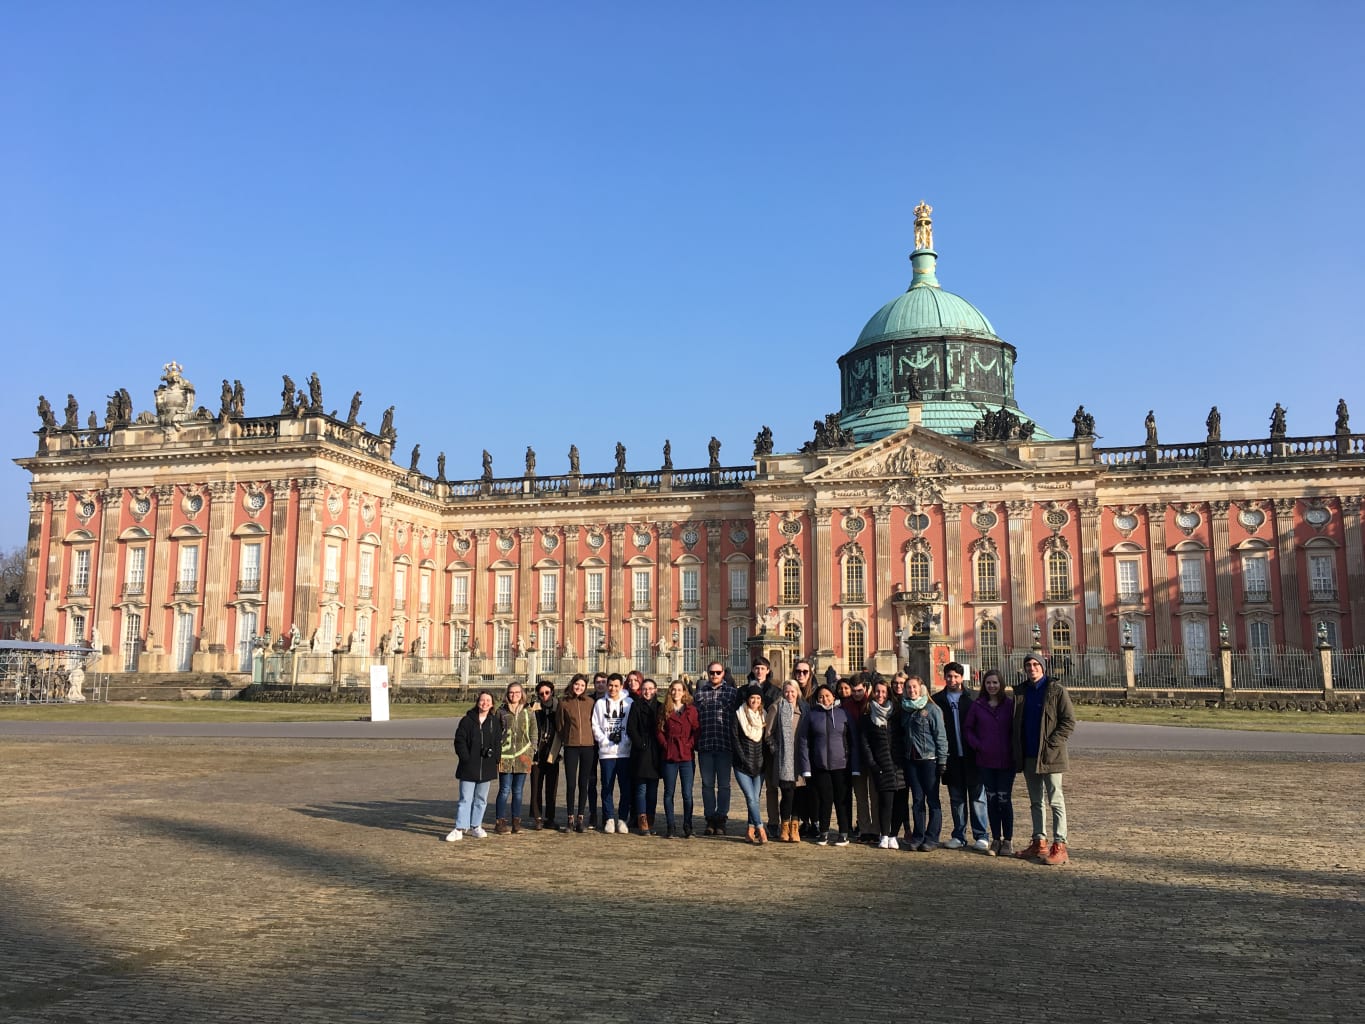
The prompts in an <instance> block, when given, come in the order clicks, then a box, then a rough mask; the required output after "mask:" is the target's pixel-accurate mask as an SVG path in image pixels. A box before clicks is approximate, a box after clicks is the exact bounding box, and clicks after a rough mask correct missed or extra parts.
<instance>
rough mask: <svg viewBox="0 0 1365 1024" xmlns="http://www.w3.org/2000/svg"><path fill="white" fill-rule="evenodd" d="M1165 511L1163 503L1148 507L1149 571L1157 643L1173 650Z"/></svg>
mask: <svg viewBox="0 0 1365 1024" xmlns="http://www.w3.org/2000/svg"><path fill="white" fill-rule="evenodd" d="M1166 508H1167V505H1166V503H1165V502H1164V501H1155V502H1151V503H1149V504H1148V505H1147V538H1148V546H1147V572H1148V574H1149V576H1150V578H1151V581H1152V620H1153V626H1154V629H1153V634H1154V638H1155V639H1154V643H1155V644H1156V646H1157V647H1164V648H1167V649H1170V648H1171V647H1172V646H1173V644H1172V640H1171V582H1170V580H1171V573H1170V557H1169V556H1168V555H1167V553H1166Z"/></svg>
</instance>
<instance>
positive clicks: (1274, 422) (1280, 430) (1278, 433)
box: [1270, 402, 1288, 437]
mask: <svg viewBox="0 0 1365 1024" xmlns="http://www.w3.org/2000/svg"><path fill="white" fill-rule="evenodd" d="M1287 411H1288V410H1287V409H1285V407H1284V406H1282V405H1281V404H1280V403H1279V402H1276V403H1275V408H1274V409H1271V410H1270V436H1271V437H1284V435H1285V432H1286V428H1285V423H1284V414H1285V413H1286V412H1287Z"/></svg>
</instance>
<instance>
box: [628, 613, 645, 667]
mask: <svg viewBox="0 0 1365 1024" xmlns="http://www.w3.org/2000/svg"><path fill="white" fill-rule="evenodd" d="M633 632H634V636H633V637H632V639H633V641H634V643H633V644H632V646H631V649H630V653H631V655H632V657H634V659H635V664H637V665H648V664H649V627H648V626H643V625H641V624H639V623H638V622H637V623H636V624H635V629H634V631H633Z"/></svg>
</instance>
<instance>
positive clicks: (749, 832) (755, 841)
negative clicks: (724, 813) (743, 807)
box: [745, 825, 758, 846]
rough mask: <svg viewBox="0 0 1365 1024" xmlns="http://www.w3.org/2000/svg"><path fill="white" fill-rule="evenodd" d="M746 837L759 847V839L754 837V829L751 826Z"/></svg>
mask: <svg viewBox="0 0 1365 1024" xmlns="http://www.w3.org/2000/svg"><path fill="white" fill-rule="evenodd" d="M745 835H746V836H747V837H748V839H749V842H751V843H753V844H754V845H755V846H757V845H758V837H757V836H756V835H754V827H753V826H752V825H750V826H749V829H748V831H747V832H746V833H745Z"/></svg>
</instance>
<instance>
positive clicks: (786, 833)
mask: <svg viewBox="0 0 1365 1024" xmlns="http://www.w3.org/2000/svg"><path fill="white" fill-rule="evenodd" d="M777 841H778V842H779V843H790V842H791V841H792V823H791V822H790V821H784V822H783V823H782V835H781V836H780V837H779V838H778V840H777Z"/></svg>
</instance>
